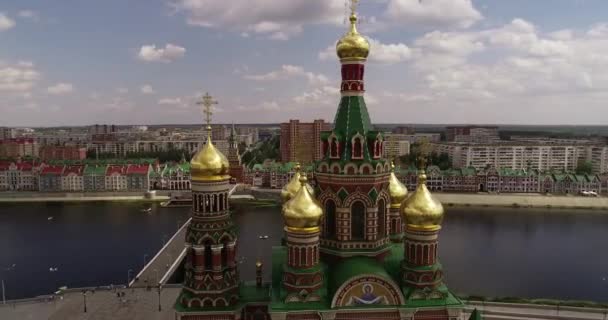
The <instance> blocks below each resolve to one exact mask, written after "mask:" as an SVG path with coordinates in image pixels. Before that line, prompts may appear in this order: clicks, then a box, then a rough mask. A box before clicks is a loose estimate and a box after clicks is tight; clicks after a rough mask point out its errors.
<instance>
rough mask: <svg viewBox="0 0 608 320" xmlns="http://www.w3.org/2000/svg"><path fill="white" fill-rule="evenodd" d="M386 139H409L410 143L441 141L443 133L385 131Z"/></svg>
mask: <svg viewBox="0 0 608 320" xmlns="http://www.w3.org/2000/svg"><path fill="white" fill-rule="evenodd" d="M384 140H385V141H387V140H395V141H408V142H409V143H410V145H412V144H415V143H421V142H423V141H424V142H439V141H440V140H441V134H439V133H414V134H405V133H391V132H385V133H384Z"/></svg>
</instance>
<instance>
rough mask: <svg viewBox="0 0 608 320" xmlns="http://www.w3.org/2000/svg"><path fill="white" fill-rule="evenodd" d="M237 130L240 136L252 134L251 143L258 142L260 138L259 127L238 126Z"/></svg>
mask: <svg viewBox="0 0 608 320" xmlns="http://www.w3.org/2000/svg"><path fill="white" fill-rule="evenodd" d="M236 132H237V133H238V135H239V136H250V137H251V142H250V143H249V144H254V143H257V142H258V140H259V130H258V128H257V127H246V126H238V127H237V128H236ZM249 144H248V145H249Z"/></svg>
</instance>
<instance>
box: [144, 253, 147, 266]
mask: <svg viewBox="0 0 608 320" xmlns="http://www.w3.org/2000/svg"><path fill="white" fill-rule="evenodd" d="M147 262H148V254H147V253H146V254H144V267H145V266H146V263H147Z"/></svg>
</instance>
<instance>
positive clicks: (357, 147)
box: [353, 137, 363, 158]
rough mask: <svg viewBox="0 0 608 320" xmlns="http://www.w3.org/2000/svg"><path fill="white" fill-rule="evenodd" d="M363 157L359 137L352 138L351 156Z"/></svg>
mask: <svg viewBox="0 0 608 320" xmlns="http://www.w3.org/2000/svg"><path fill="white" fill-rule="evenodd" d="M361 157H363V148H362V147H361V138H359V137H357V138H355V140H353V158H361Z"/></svg>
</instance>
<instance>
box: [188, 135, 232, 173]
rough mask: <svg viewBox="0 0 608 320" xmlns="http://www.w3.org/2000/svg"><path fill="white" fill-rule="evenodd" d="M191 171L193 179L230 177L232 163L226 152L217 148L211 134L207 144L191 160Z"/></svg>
mask: <svg viewBox="0 0 608 320" xmlns="http://www.w3.org/2000/svg"><path fill="white" fill-rule="evenodd" d="M190 167H191V168H190V171H191V174H192V180H193V181H219V180H226V179H230V176H229V175H228V170H229V168H230V165H229V163H228V159H227V158H226V156H224V154H222V153H221V152H220V151H219V150H217V149H216V148H215V146H214V145H213V142H212V141H211V136H208V137H207V143H205V146H204V147H203V148H202V149H201V150H200V151H199V152H197V153H196V154H195V155H194V157H193V158H192V160H190Z"/></svg>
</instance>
